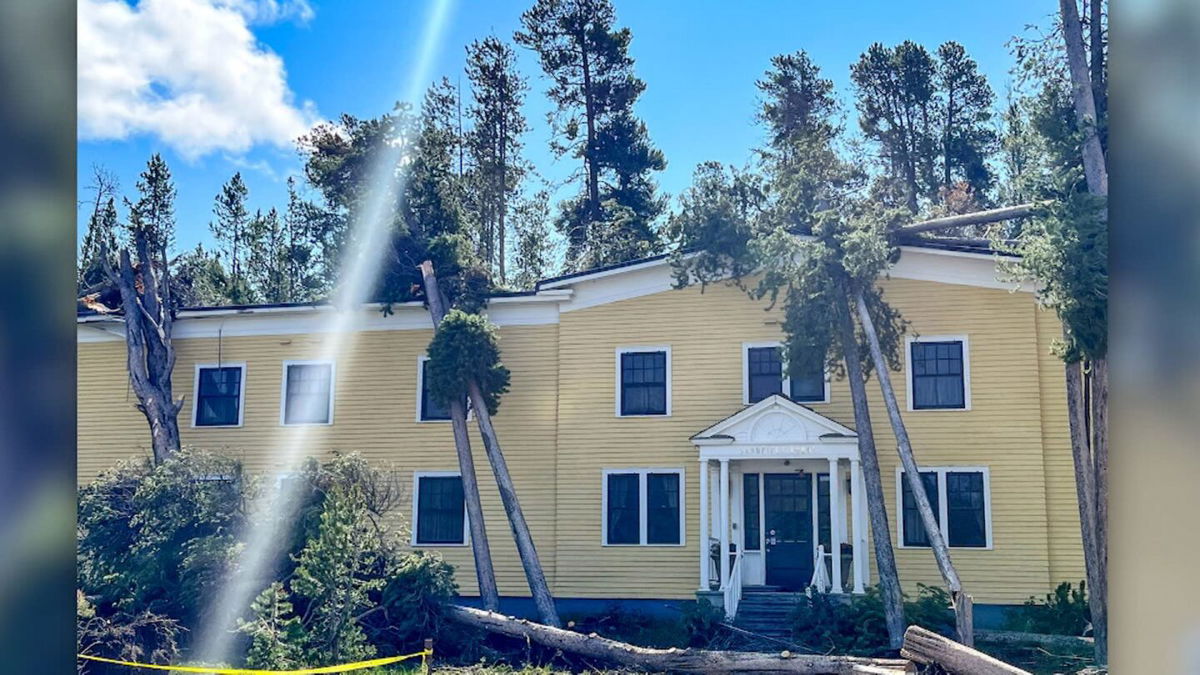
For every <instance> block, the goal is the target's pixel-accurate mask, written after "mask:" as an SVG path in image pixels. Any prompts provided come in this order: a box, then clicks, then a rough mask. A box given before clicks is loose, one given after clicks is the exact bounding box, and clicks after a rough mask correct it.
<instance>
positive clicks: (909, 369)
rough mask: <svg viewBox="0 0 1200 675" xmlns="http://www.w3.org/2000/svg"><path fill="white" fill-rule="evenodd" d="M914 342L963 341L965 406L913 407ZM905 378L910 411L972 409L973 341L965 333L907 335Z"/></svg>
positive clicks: (905, 341) (936, 411)
mask: <svg viewBox="0 0 1200 675" xmlns="http://www.w3.org/2000/svg"><path fill="white" fill-rule="evenodd" d="M914 342H961V343H962V354H963V357H962V358H963V407H961V408H915V407H913V364H912V345H913V343H914ZM904 379H905V395H906V396H907V398H908V410H909V412H918V413H938V412H951V413H953V412H962V411H964V410H970V409H971V343H970V341H969V340H968V339H967V336H966V335H965V334H963V335H920V336H913V335H907V336H905V338H904Z"/></svg>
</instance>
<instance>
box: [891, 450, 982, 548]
mask: <svg viewBox="0 0 1200 675" xmlns="http://www.w3.org/2000/svg"><path fill="white" fill-rule="evenodd" d="M899 479H900V494H901V511H902V513H901V516H900V529H901V541H902V542H903V544H904V546H929V536H928V534H927V533H926V531H925V525H924V523H923V521H922V520H921V514H920V512H919V511H918V510H917V502H916V499H915V498H914V496H913V493H912V490H911V489H910V488H909V485H908V481H907V480H906V478H905V476H904V472H903V471H901V472H900V474H899ZM921 483H922V485H924V487H925V494H926V496H928V497H929V505H930V507H931V508H932V509H933V516H934V519H935V520H936V521H937V524H938V528H939V529H940V530H941V534H942V537H943V538H945V540H946V543H947V545H948V546H953V547H956V548H987V547H988V546H989V545H990V543H989V541H988V519H989V518H990V514H989V513H988V498H987V479H986V472H985V471H984V470H982V469H968V468H958V467H943V468H936V469H922V470H921Z"/></svg>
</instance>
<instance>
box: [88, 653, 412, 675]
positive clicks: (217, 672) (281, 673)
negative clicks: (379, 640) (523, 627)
mask: <svg viewBox="0 0 1200 675" xmlns="http://www.w3.org/2000/svg"><path fill="white" fill-rule="evenodd" d="M77 656H78V657H79V658H81V659H87V660H89V661H99V662H101V663H112V664H116V665H119V666H130V667H133V668H149V669H151V670H169V671H173V672H176V673H213V675H320V674H321V673H345V672H349V671H351V670H362V669H363V668H374V667H375V666H386V665H388V664H390V663H397V662H400V661H406V660H408V659H415V658H417V657H418V656H419V657H421V662H422V663H425V660H426V659H427V658H429V657H430V656H433V650H432V649H425V650H422V651H419V652H417V653H415V654H405V655H404V656H387V657H384V658H381V659H371V660H370V661H359V662H358V663H346V664H342V665H340V666H324V667H321V668H301V669H300V670H252V669H247V668H207V667H204V666H162V665H158V664H154V663H137V662H134V661H119V660H117V659H106V658H104V657H102V656H90V655H88V654H78V655H77Z"/></svg>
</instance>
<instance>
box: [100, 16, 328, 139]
mask: <svg viewBox="0 0 1200 675" xmlns="http://www.w3.org/2000/svg"><path fill="white" fill-rule="evenodd" d="M305 13H307V16H311V13H312V9H311V7H309V6H308V3H307V2H304V1H302V0H301V1H290V2H289V1H288V0H281V1H278V0H258V1H255V0H207V1H206V0H142V1H141V2H140V3H139V4H138V5H137V6H131V5H129V4H127V3H125V2H124V1H123V0H80V3H79V48H78V58H79V82H78V88H79V91H78V94H79V98H78V106H79V137H80V139H82V140H111V139H118V140H119V139H124V138H128V137H130V136H132V135H138V134H148V135H153V136H157V137H158V138H159V139H161V140H162V142H163V143H165V144H166V145H168V146H170V147H172V148H174V149H175V150H176V151H178V152H179V153H180V154H181V155H183V156H184V157H185V158H189V159H195V158H197V157H200V156H203V155H206V154H208V153H211V152H215V151H222V152H226V153H231V154H241V153H244V152H246V151H247V150H249V149H250V148H251V147H253V146H255V145H258V144H267V145H272V146H276V147H280V148H290V147H291V146H292V142H293V141H294V139H295V138H296V137H297V136H299V135H301V134H303V133H304V132H306V131H307V130H308V129H309V128H310V127H311V126H312V124H313V122H314V121H315V120H316V119H317V115H316V109H315V106H314V105H313V103H312V102H311V101H305V102H303V103H301V104H297V103H296V102H295V101H294V98H295V97H294V96H293V94H292V91H291V90H290V89H289V88H288V85H287V74H286V72H285V70H284V65H283V60H282V59H281V58H280V57H279V56H278V55H277V54H275V53H273V52H271V51H270V50H268V49H267V48H265V47H264V46H262V45H260V44H259V43H258V41H257V40H256V39H255V38H254V34H253V33H252V32H251V31H250V29H249V27H248V23H250V22H254V23H263V22H265V21H267V20H268V19H269V20H271V21H279V20H283V19H285V18H296V19H299V20H304V19H305V16H306V14H305Z"/></svg>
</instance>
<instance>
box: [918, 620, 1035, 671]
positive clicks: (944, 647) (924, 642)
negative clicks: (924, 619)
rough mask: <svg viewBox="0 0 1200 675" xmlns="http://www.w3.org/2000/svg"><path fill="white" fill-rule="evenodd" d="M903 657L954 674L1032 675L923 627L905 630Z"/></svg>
mask: <svg viewBox="0 0 1200 675" xmlns="http://www.w3.org/2000/svg"><path fill="white" fill-rule="evenodd" d="M900 655H901V656H903V657H904V658H906V659H911V660H913V661H916V662H917V663H921V664H931V663H932V664H937V665H938V666H941V667H942V668H943V669H944V670H946V671H948V672H950V673H954V674H955V675H1030V673H1029V671H1026V670H1021V669H1020V668H1017V667H1016V666H1012V665H1009V664H1007V663H1005V662H1003V661H1001V660H999V659H996V658H994V657H991V656H988V655H987V654H984V653H983V652H980V651H976V650H974V649H971V648H970V647H967V646H966V645H963V644H959V643H957V642H955V641H954V640H951V639H950V638H948V637H944V636H942V635H938V634H937V633H934V632H933V631H930V630H925V629H924V628H921V627H920V626H909V627H908V630H906V631H904V646H903V647H901V649H900Z"/></svg>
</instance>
